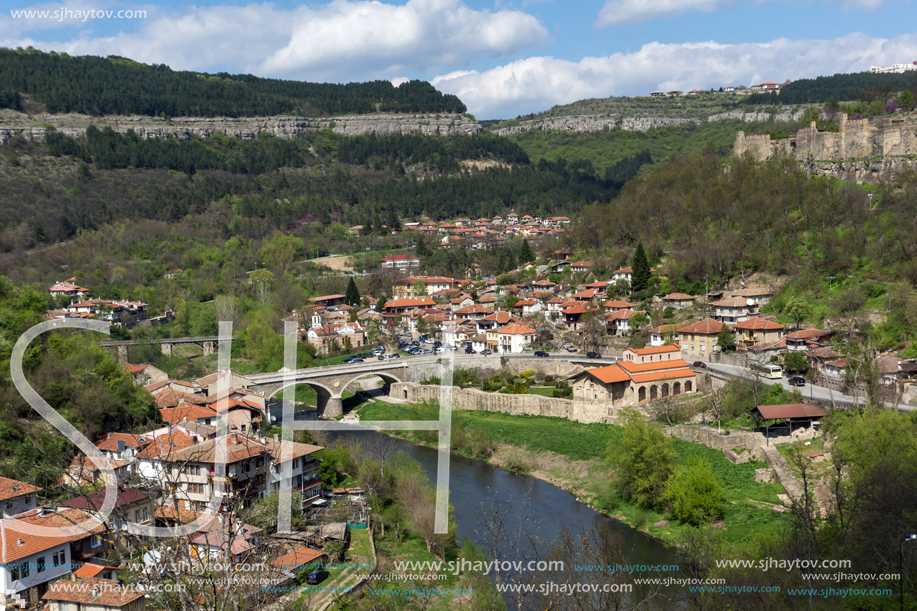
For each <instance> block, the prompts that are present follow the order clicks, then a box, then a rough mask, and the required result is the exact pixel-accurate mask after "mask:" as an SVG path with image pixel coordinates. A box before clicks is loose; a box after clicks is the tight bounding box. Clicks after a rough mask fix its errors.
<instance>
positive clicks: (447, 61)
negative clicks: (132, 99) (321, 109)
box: [0, 0, 549, 81]
mask: <svg viewBox="0 0 917 611" xmlns="http://www.w3.org/2000/svg"><path fill="white" fill-rule="evenodd" d="M15 21H16V20H12V22H11V23H9V25H10V26H11V27H10V28H2V29H0V31H3V32H4V34H0V44H2V45H4V46H14V47H15V46H26V45H29V44H32V45H34V46H36V47H38V48H42V49H53V50H57V51H66V52H68V53H71V54H96V55H108V54H114V55H123V56H126V57H131V58H133V59H137V60H139V61H144V62H155V63H166V64H168V65H170V66H172V67H173V68H176V69H196V70H204V69H213V68H214V67H219V68H232V69H237V70H238V69H242V70H245V71H250V72H255V73H257V74H264V75H271V76H281V77H286V78H300V79H306V80H334V81H346V80H366V79H373V78H384V79H390V78H392V75H393V74H399V73H401V74H404V73H405V72H412V71H414V72H416V71H428V70H429V71H434V72H435V71H437V70H441V69H443V68H446V67H451V66H455V65H461V64H463V63H466V62H470V61H472V60H475V59H478V58H481V57H488V58H491V57H496V58H499V57H507V56H511V55H513V54H515V53H517V52H518V51H520V50H522V49H525V48H532V47H538V46H541V45H543V44H544V43H545V42H547V41H548V38H549V36H548V30H547V28H545V27H544V26H543V25H542V24H541V23H539V22H538V20H537V19H536V18H535V17H533V16H531V15H529V14H527V13H524V12H521V11H516V10H497V11H489V10H474V9H472V8H470V7H468V6H467V5H466V4H464V3H463V2H462V1H461V0H409V1H408V2H407V3H405V4H404V5H394V4H385V3H382V2H379V1H377V0H334V1H332V2H331V3H329V4H326V5H322V6H319V7H310V6H300V7H297V8H294V9H291V10H284V9H279V8H277V7H275V6H273V5H272V4H250V5H247V6H207V7H190V8H188V9H186V10H183V11H182V12H180V13H178V14H166V13H165V12H164V11H163V10H162V9H161V10H160V12H159V14H158V15H157V16H156V17H155V18H153V19H148V20H146V22H145V23H144V24H143V25H141V26H140V28H139V29H138V30H137V31H136V32H131V33H123V32H122V33H119V34H117V35H114V36H108V37H91V36H89V35H87V34H86V33H83V34H81V35H80V37H78V38H76V39H73V40H70V41H67V42H40V41H36V40H35V39H33V38H32V37H31V36H27V35H28V34H31V35H33V36H34V30H35V28H32V27H29V25H28V24H26V23H24V22H23V23H21V24H17V23H15ZM17 31H18V32H19V34H18V35H17V34H16V32H17Z"/></svg>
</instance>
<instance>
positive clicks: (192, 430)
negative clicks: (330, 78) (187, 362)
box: [0, 364, 324, 611]
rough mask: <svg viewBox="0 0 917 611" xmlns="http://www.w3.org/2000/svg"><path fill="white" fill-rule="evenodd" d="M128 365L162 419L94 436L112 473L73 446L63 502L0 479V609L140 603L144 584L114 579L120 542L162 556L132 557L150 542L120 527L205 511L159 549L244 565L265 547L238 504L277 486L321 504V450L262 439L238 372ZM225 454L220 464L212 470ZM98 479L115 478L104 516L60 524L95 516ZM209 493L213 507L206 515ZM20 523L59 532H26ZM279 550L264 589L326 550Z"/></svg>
mask: <svg viewBox="0 0 917 611" xmlns="http://www.w3.org/2000/svg"><path fill="white" fill-rule="evenodd" d="M128 371H129V373H130V374H131V375H132V376H133V378H134V381H135V383H137V384H142V385H144V387H145V389H146V391H147V392H149V393H150V395H151V397H152V398H153V400H154V401H155V402H156V404H157V406H158V408H159V413H160V416H161V419H162V423H161V425H160V426H158V427H157V428H154V429H152V430H149V431H146V432H142V433H130V432H119V431H108V432H105V433H103V434H102V435H101V436H100V437H99V438H98V439H97V440H96V441H95V447H96V449H97V450H98V451H99V452H100V453H101V455H102V456H104V457H105V458H106V459H108V461H110V462H109V464H110V466H111V468H112V470H113V471H114V474H115V479H116V481H111V480H107V479H106V478H105V475H104V473H103V470H102V468H101V467H102V465H101V464H99V463H97V462H96V461H95V460H93V459H91V458H89V457H88V456H86V455H85V454H82V453H81V454H79V455H77V457H76V458H74V459H73V461H72V462H71V463H70V465H69V467H68V468H67V469H66V470H65V472H64V474H63V476H62V477H61V479H60V481H59V482H58V483H57V485H56V487H55V490H53V491H51V492H54V493H55V495H53V496H59V497H68V496H69V497H70V498H69V499H67V500H63V501H58V502H57V503H55V504H53V505H48V504H46V503H45V504H42V505H41V506H39V505H40V502H39V497H38V493H39V492H42V489H41V488H38V487H36V486H33V485H30V484H27V483H25V482H20V481H16V480H12V479H8V478H3V477H0V503H2V504H3V505H2V509H3V517H2V521H0V528H2V531H3V533H4V538H3V548H2V559H0V605H5V607H4V608H17V607H18V608H37V607H38V606H44V605H47V606H48V608H50V609H54V610H65V609H98V610H101V611H107V610H113V609H126V610H129V611H142V610H143V609H145V607H146V597H145V592H144V589H143V587H142V586H141V587H139V588H137V587H133V586H132V587H130V588H128V587H123V586H122V585H121V584H120V583H119V581H118V573H119V571H122V570H123V569H125V568H126V567H125V566H124V558H125V550H127V553H128V554H129V556H128V557H134V559H140V558H142V559H143V561H144V562H145V563H148V562H152V561H156V562H159V561H162V560H163V559H162V557H161V553H162V552H157V554H160V555H158V556H156V555H154V556H150V553H147V554H140V551H142V550H144V549H147V548H148V547H149V545H150V544H151V542H152V541H151V540H150V539H149V538H148V537H147V536H145V535H133V534H129V533H128V532H127V529H126V527H125V525H126V524H127V523H128V522H133V523H135V524H139V525H144V526H176V525H181V524H188V523H190V522H193V521H195V520H200V519H201V518H204V519H203V520H201V523H203V526H201V527H199V528H198V529H197V530H196V531H195V532H194V533H192V534H191V535H189V536H187V537H180V538H178V539H177V540H176V541H173V542H171V543H170V545H172V546H173V547H172V548H168V549H173V550H174V545H183V546H186V548H187V550H188V552H189V553H190V554H191V557H193V558H196V559H199V560H200V561H201V562H210V561H213V562H219V561H223V560H224V559H225V558H227V557H228V558H229V559H230V561H231V562H232V563H234V564H238V565H239V566H242V565H243V564H244V563H245V561H246V559H248V558H251V557H253V555H254V554H255V553H256V552H258V551H259V550H263V543H264V542H263V540H262V530H261V529H260V528H258V527H255V526H253V525H251V524H246V523H244V522H241V521H240V520H238V519H237V518H235V517H234V516H235V515H236V512H237V511H238V510H239V509H243V508H246V507H250V506H251V505H252V504H253V503H255V502H257V501H258V500H259V499H264V498H267V497H269V496H271V495H273V494H274V493H277V492H279V491H280V490H282V489H286V490H291V491H296V492H298V493H299V498H301V499H302V504H303V508H305V509H308V508H309V507H310V506H311V505H313V504H315V503H316V502H318V501H319V500H320V489H321V479H320V477H319V465H320V463H319V461H318V460H317V459H316V458H315V456H314V455H315V453H316V452H317V451H319V450H321V449H322V448H321V447H319V446H315V445H310V444H305V443H296V442H291V441H283V440H280V439H278V437H277V436H276V435H274V436H270V437H265V436H262V427H263V426H264V422H265V399H264V397H263V396H262V395H259V394H257V393H254V392H250V391H249V388H248V387H249V385H250V382H249V381H248V380H247V379H246V378H244V377H242V376H239V375H236V374H235V373H233V372H232V371H224V372H218V373H214V374H211V375H208V376H205V377H203V378H199V379H196V380H193V381H184V380H173V379H169V377H168V376H167V375H166V374H165V373H164V372H163V371H161V370H159V369H157V368H156V367H153V366H152V365H147V364H141V365H128ZM223 460H225V463H223V464H225V466H220V464H221V463H222V461H223ZM104 483H108V484H113V485H116V486H117V496H116V502H115V507H114V511H113V512H112V513H111V514H110V515H109V517H108V518H107V519H104V520H102V518H101V517H99V520H102V522H101V523H98V522H96V524H95V525H91V526H88V527H86V528H85V529H78V530H79V532H78V533H77V534H67V533H65V532H63V529H64V527H67V526H70V525H74V524H77V525H78V524H82V523H84V522H86V521H87V520H89V519H90V518H92V517H95V516H99V515H100V511H101V509H102V505H103V502H104V500H105V487H103V486H102V484H104ZM53 496H52V498H53ZM211 501H213V504H214V506H215V507H216V509H217V512H216V513H209V512H208V509H209V506H210V505H211ZM13 520H16V521H18V523H19V524H24V525H25V527H24V528H23V527H19V526H15V525H14V524H13ZM90 524H91V523H90ZM29 526H42V527H46V528H49V529H52V531H53V530H55V529H56V530H61V534H60V535H59V536H57V535H53V536H48V535H47V533H40V534H34V533H30V532H29V530H28V527H29ZM162 549H167V548H162ZM283 552H284V553H283V554H280V553H279V552H278V554H279V555H278V554H275V555H278V557H277V558H273V560H272V561H271V566H270V567H269V570H268V571H267V573H265V572H264V571H259V579H262V580H265V579H266V580H267V581H265V583H270V584H272V585H276V584H278V583H283V582H286V581H289V580H291V579H294V578H295V577H296V574H297V571H296V570H295V569H296V568H297V567H303V568H305V567H307V566H309V565H311V564H312V563H313V562H315V561H316V559H319V558H321V557H323V556H324V553H323V552H322V551H320V550H317V549H313V548H311V547H308V546H303V545H294V546H289V549H284V550H283ZM154 564H155V562H154ZM149 570H153V567H149ZM146 572H147V570H146V569H145V570H144V573H146ZM68 605H71V606H68Z"/></svg>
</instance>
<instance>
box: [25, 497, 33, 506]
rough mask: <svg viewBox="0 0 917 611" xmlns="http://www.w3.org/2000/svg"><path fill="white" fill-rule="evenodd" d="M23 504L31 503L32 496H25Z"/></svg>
mask: <svg viewBox="0 0 917 611" xmlns="http://www.w3.org/2000/svg"><path fill="white" fill-rule="evenodd" d="M25 504H26V505H31V504H32V497H30V496H27V497H25Z"/></svg>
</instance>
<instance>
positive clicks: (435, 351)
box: [433, 346, 445, 354]
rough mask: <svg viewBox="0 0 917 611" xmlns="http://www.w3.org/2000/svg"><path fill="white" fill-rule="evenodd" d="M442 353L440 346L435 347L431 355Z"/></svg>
mask: <svg viewBox="0 0 917 611" xmlns="http://www.w3.org/2000/svg"><path fill="white" fill-rule="evenodd" d="M443 352H445V351H444V350H443V347H442V346H436V347H435V348H433V354H442V353H443Z"/></svg>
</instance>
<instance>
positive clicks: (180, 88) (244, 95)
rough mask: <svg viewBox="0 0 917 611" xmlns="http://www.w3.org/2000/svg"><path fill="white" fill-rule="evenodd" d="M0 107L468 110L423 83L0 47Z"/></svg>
mask: <svg viewBox="0 0 917 611" xmlns="http://www.w3.org/2000/svg"><path fill="white" fill-rule="evenodd" d="M0 108H11V109H13V110H19V111H23V110H28V111H30V112H49V113H70V112H75V113H82V114H87V115H93V116H102V115H145V116H157V117H158V116H165V117H179V116H195V117H265V116H271V115H281V114H295V115H301V116H307V117H312V116H327V115H335V114H367V113H373V112H393V113H415V112H428V113H436V112H457V113H461V112H465V110H466V109H465V105H464V104H463V103H462V101H461V100H459V99H458V98H457V97H456V96H454V95H444V94H442V93H440V92H439V91H437V90H436V88H434V87H433V86H432V85H431V84H430V83H427V82H425V81H411V82H409V83H404V84H403V85H401V86H400V87H394V86H393V85H392V84H391V82H389V81H373V82H369V83H349V84H347V85H338V84H332V83H305V82H301V81H283V80H279V79H267V78H258V77H255V76H251V75H249V74H227V73H225V72H221V73H219V74H205V73H198V72H186V71H175V70H172V69H171V68H169V67H168V66H166V65H152V66H149V65H146V64H141V63H138V62H135V61H132V60H129V59H125V58H121V57H114V56H112V57H107V58H103V57H89V56H86V57H71V56H69V55H67V54H57V53H42V52H40V51H34V50H31V49H30V50H26V51H22V50H15V51H14V50H11V49H0Z"/></svg>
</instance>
